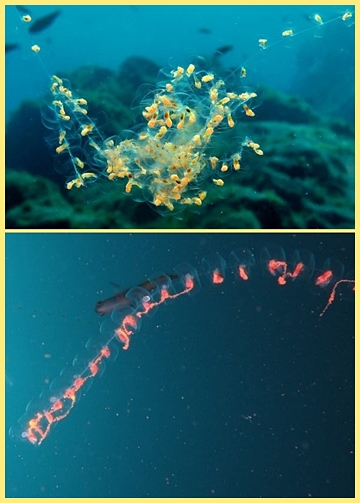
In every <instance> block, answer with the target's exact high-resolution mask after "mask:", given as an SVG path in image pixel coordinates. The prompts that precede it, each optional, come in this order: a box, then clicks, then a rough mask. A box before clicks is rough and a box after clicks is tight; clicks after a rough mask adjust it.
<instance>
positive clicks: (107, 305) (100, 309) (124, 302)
mask: <svg viewBox="0 0 360 503" xmlns="http://www.w3.org/2000/svg"><path fill="white" fill-rule="evenodd" d="M168 278H170V279H171V280H175V279H178V276H177V275H176V274H169V275H168V276H159V277H158V278H156V279H153V280H146V281H144V282H143V283H141V284H140V285H138V286H137V287H135V289H136V288H144V289H145V290H146V291H147V292H148V293H150V294H151V293H152V292H154V291H155V290H156V289H157V288H159V287H161V285H162V284H163V283H166V281H167V279H168ZM131 290H133V288H126V290H123V291H122V292H119V293H116V294H115V295H113V296H112V297H109V298H108V299H105V300H99V302H97V303H96V305H95V311H96V312H97V314H99V315H100V316H105V315H106V314H109V313H112V311H113V310H114V309H115V308H118V309H119V310H121V311H122V310H125V309H126V308H128V307H136V306H134V305H133V302H132V301H131V298H128V293H129V292H130V291H131ZM130 297H131V296H130Z"/></svg>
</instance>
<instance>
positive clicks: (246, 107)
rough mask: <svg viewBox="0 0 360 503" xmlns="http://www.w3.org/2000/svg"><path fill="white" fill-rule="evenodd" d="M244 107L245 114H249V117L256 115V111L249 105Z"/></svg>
mask: <svg viewBox="0 0 360 503" xmlns="http://www.w3.org/2000/svg"><path fill="white" fill-rule="evenodd" d="M243 109H244V111H245V115H247V116H248V117H254V116H255V112H254V111H253V110H251V108H249V107H248V106H247V105H243Z"/></svg>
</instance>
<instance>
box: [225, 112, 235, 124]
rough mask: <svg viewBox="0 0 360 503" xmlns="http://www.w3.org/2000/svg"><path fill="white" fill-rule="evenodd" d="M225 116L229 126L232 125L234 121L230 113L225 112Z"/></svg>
mask: <svg viewBox="0 0 360 503" xmlns="http://www.w3.org/2000/svg"><path fill="white" fill-rule="evenodd" d="M226 118H227V123H228V125H229V127H234V126H235V122H234V119H233V118H232V117H231V114H227V116H226Z"/></svg>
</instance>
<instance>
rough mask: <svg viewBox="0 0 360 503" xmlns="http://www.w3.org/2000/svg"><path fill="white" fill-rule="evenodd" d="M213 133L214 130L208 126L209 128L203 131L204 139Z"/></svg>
mask: <svg viewBox="0 0 360 503" xmlns="http://www.w3.org/2000/svg"><path fill="white" fill-rule="evenodd" d="M213 132H214V128H213V127H212V126H210V125H209V126H208V127H207V128H206V130H205V133H204V136H205V137H206V138H209V137H210V136H211V135H212V134H213Z"/></svg>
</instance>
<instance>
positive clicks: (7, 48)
mask: <svg viewBox="0 0 360 503" xmlns="http://www.w3.org/2000/svg"><path fill="white" fill-rule="evenodd" d="M19 47H20V46H19V44H5V54H7V53H8V52H11V51H14V50H15V49H18V48H19Z"/></svg>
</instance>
